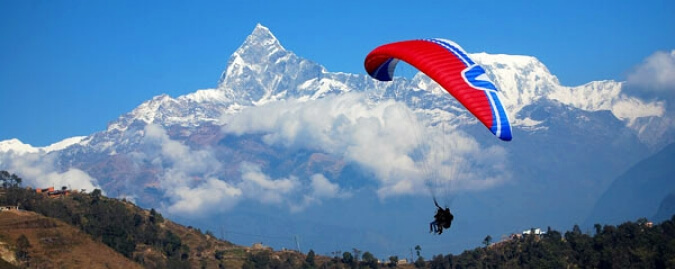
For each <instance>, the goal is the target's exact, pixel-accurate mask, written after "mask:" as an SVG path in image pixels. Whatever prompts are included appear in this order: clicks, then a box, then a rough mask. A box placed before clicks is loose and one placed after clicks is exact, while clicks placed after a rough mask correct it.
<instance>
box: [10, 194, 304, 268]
mask: <svg viewBox="0 0 675 269" xmlns="http://www.w3.org/2000/svg"><path fill="white" fill-rule="evenodd" d="M17 204H18V205H20V208H21V210H10V211H4V212H2V215H0V241H1V242H3V243H4V244H0V248H2V249H4V252H3V253H4V254H3V255H2V256H1V257H2V259H3V260H5V261H8V262H10V263H12V264H15V265H18V264H23V265H25V264H27V263H30V266H31V267H33V265H35V266H38V265H39V264H43V265H45V266H47V267H51V266H55V267H64V268H99V267H100V268H123V267H126V268H142V267H145V268H203V267H205V268H222V267H228V268H229V267H241V266H243V264H244V263H245V262H246V260H247V257H248V255H250V253H251V252H255V250H251V249H249V248H245V247H241V246H236V245H233V244H231V243H229V242H227V241H223V240H219V239H217V238H215V236H213V234H212V233H211V232H208V231H207V232H206V233H205V234H204V233H202V231H200V230H199V229H194V228H192V227H185V226H182V225H179V224H176V223H174V222H171V221H169V220H165V219H164V218H163V217H162V215H161V214H159V213H157V212H155V210H154V209H151V210H145V209H142V208H140V207H137V206H136V205H134V204H132V203H130V202H127V201H124V200H117V199H111V198H107V197H105V196H103V195H101V194H100V191H98V190H96V191H94V192H92V193H90V194H87V193H69V195H67V196H65V195H64V196H58V197H54V196H52V197H48V196H47V195H44V194H39V193H36V192H35V191H34V190H32V189H22V188H10V189H3V191H2V193H0V205H17ZM22 234H23V235H25V237H26V238H27V239H28V242H29V243H30V246H31V247H29V248H28V249H27V254H28V258H27V259H24V260H23V261H17V258H16V255H14V254H15V253H16V250H17V248H18V246H17V240H18V238H19V237H20V236H21V235H22ZM2 246H4V247H2ZM106 253H112V254H110V255H108V254H106ZM292 253H294V254H296V255H298V256H300V255H301V254H300V253H295V252H292ZM65 254H67V255H65ZM98 256H101V257H98ZM103 258H105V259H103ZM107 264H114V265H110V266H109V265H107ZM117 266H119V267H117ZM38 267H41V265H40V266H38Z"/></svg>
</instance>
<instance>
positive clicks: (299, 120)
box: [223, 93, 505, 200]
mask: <svg viewBox="0 0 675 269" xmlns="http://www.w3.org/2000/svg"><path fill="white" fill-rule="evenodd" d="M223 122H225V123H226V125H224V127H223V131H225V132H226V133H233V134H237V135H241V134H248V133H257V134H262V135H263V140H264V141H265V142H266V143H268V144H269V145H277V146H284V147H288V148H303V149H311V150H317V151H323V152H327V153H330V154H334V155H336V156H340V157H342V158H344V159H345V160H347V161H350V162H354V163H358V164H359V165H361V166H363V167H365V168H367V169H369V170H370V171H372V172H373V173H374V174H375V176H376V178H375V180H376V181H377V183H378V184H379V186H380V189H379V190H378V195H379V196H380V197H387V196H390V195H402V194H419V193H426V192H427V189H428V185H430V184H433V182H431V183H430V181H432V179H430V178H432V177H433V181H462V183H461V184H460V183H457V185H460V186H463V187H465V188H481V187H489V186H492V185H491V184H487V182H492V183H493V184H494V183H496V182H499V181H500V180H486V179H487V178H490V177H489V175H488V174H489V173H495V174H499V173H502V174H503V172H499V171H495V170H504V169H505V168H504V167H503V166H501V167H500V166H499V165H494V166H488V167H487V168H489V169H488V170H487V171H481V173H480V174H476V173H474V174H469V173H466V174H465V176H464V177H461V178H460V177H457V174H458V173H459V172H458V171H459V170H460V169H457V168H456V166H457V165H456V163H457V161H455V162H451V161H450V160H448V159H449V157H450V156H453V158H455V159H457V160H461V161H462V163H466V164H467V165H466V166H468V165H474V164H475V162H477V161H484V160H481V158H484V157H483V156H482V155H481V154H483V153H482V152H484V150H483V149H481V148H480V145H479V144H478V143H477V142H476V141H475V140H474V139H473V138H470V137H469V136H467V135H466V134H464V133H462V132H459V131H452V130H442V129H441V128H428V127H422V126H425V125H427V124H422V123H419V122H417V120H416V117H415V113H414V112H413V111H411V110H410V109H409V108H408V107H407V106H405V105H404V104H402V103H399V102H395V101H393V100H388V101H384V102H379V103H376V104H371V103H369V102H368V99H367V98H366V96H365V95H364V94H360V93H349V94H344V95H340V96H329V97H326V98H323V99H319V100H311V101H303V100H284V101H279V102H275V103H271V104H267V105H264V106H259V107H250V108H246V109H243V110H242V111H241V113H239V114H235V115H228V116H226V117H225V118H223ZM494 152H495V155H494V156H493V157H490V158H489V161H490V163H494V162H496V163H499V162H501V160H499V157H504V156H503V155H504V154H503V152H498V151H494ZM443 183H445V182H443ZM438 185H443V184H438ZM307 199H308V200H312V199H313V198H312V197H307Z"/></svg>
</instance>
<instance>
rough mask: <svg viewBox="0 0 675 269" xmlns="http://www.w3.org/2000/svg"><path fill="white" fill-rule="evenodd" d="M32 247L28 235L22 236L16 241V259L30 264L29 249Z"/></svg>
mask: <svg viewBox="0 0 675 269" xmlns="http://www.w3.org/2000/svg"><path fill="white" fill-rule="evenodd" d="M30 247H31V245H30V242H29V241H28V238H27V237H26V235H24V234H21V236H19V238H17V239H16V252H15V255H16V258H17V259H18V260H19V261H22V262H28V260H29V259H30V256H29V255H28V249H29V248H30Z"/></svg>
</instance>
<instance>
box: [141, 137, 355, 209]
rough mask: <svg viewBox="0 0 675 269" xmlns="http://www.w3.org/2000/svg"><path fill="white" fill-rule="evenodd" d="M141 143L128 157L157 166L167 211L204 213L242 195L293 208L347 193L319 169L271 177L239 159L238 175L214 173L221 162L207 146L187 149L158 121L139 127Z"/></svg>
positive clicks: (220, 170)
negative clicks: (142, 148) (140, 148)
mask: <svg viewBox="0 0 675 269" xmlns="http://www.w3.org/2000/svg"><path fill="white" fill-rule="evenodd" d="M142 143H143V144H145V145H146V146H148V148H149V150H145V151H144V152H136V153H135V154H134V155H133V157H134V159H135V161H136V162H139V163H141V162H150V163H152V164H153V165H155V166H156V167H159V168H161V169H159V171H161V174H160V175H158V178H159V181H158V183H159V187H160V188H161V189H162V190H163V192H164V196H165V197H166V198H167V199H168V201H169V202H168V203H167V204H165V205H164V206H163V207H164V208H163V210H165V212H168V213H170V214H180V215H183V216H192V217H200V216H207V215H208V214H210V213H222V212H226V211H228V210H230V209H232V208H233V207H235V206H236V205H237V204H239V203H240V202H242V201H244V200H251V201H256V202H258V203H261V204H265V205H273V206H279V207H283V208H287V209H288V210H289V211H291V212H297V211H301V210H304V209H305V208H306V207H308V206H311V205H315V204H320V203H321V200H322V199H333V198H342V197H346V196H347V195H348V192H346V191H344V190H342V189H341V188H340V187H339V186H338V185H337V184H334V183H331V182H330V181H328V180H327V179H326V178H325V177H323V175H320V174H315V175H313V176H312V177H311V178H310V179H300V178H297V177H294V176H289V177H287V178H277V179H275V178H271V177H270V176H268V175H267V174H265V173H264V172H263V170H262V168H261V167H260V166H259V165H255V164H251V163H246V162H244V163H241V164H240V172H241V178H240V179H223V178H220V177H219V176H220V175H222V174H224V172H223V169H224V167H223V165H222V164H221V162H220V160H218V158H217V157H216V155H215V153H214V152H213V151H212V150H211V149H210V148H203V149H192V148H190V147H189V146H187V145H185V144H183V143H181V142H179V141H176V140H172V139H171V138H170V137H169V135H168V134H167V133H166V130H164V129H163V128H162V127H161V126H159V125H155V124H149V125H147V126H146V127H145V129H144V138H143V141H142ZM315 178H319V179H318V180H317V179H315ZM321 178H322V179H323V180H321Z"/></svg>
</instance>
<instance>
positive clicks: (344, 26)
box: [0, 0, 675, 146]
mask: <svg viewBox="0 0 675 269" xmlns="http://www.w3.org/2000/svg"><path fill="white" fill-rule="evenodd" d="M589 2H590V1H461V2H460V1H415V4H412V3H413V2H412V1H398V0H391V1H255V0H249V1H190V2H188V1H124V0H123V1H103V0H94V1H76V0H72V1H30V0H28V1H14V0H3V1H0V37H2V38H1V39H0V104H1V105H0V123H2V126H0V141H1V140H5V139H10V138H18V139H20V140H21V141H23V142H24V143H29V144H32V145H34V146H45V145H49V144H51V143H54V142H58V141H60V140H62V139H64V138H67V137H72V136H77V135H89V134H92V133H94V132H98V131H102V130H104V129H105V128H106V125H107V123H108V122H110V121H113V120H115V119H116V118H117V117H118V116H119V115H122V114H124V113H127V112H129V111H131V110H132V109H133V108H135V107H136V106H138V105H139V104H141V103H142V102H143V101H145V100H148V99H151V98H152V97H153V96H156V95H159V94H162V93H166V94H169V95H171V96H173V97H176V96H179V95H182V94H186V93H190V92H193V91H195V90H198V89H204V88H212V87H215V86H216V84H217V81H218V78H219V76H220V73H221V72H222V71H223V70H224V69H225V67H226V64H227V60H228V58H229V56H230V55H231V54H232V53H233V52H234V50H236V49H237V48H238V47H239V45H241V43H242V42H243V41H244V39H245V38H246V36H247V35H248V34H250V33H251V31H252V30H253V28H254V27H255V25H256V23H261V24H263V25H264V26H266V27H268V28H269V29H270V30H271V31H272V32H273V33H274V34H275V35H276V36H277V38H279V40H280V41H281V44H282V45H283V46H284V47H286V49H288V50H291V51H293V52H295V53H296V54H298V55H299V56H301V57H304V58H307V59H310V60H312V61H315V62H318V63H320V64H322V65H324V66H325V67H326V68H327V69H328V70H329V71H335V72H350V73H362V74H363V73H364V71H363V67H362V63H363V58H364V56H365V55H366V54H367V53H368V52H369V50H370V49H372V48H374V47H376V46H378V45H380V44H383V43H387V42H392V41H398V40H404V39H413V38H426V37H442V38H447V39H451V40H454V41H456V42H457V43H459V44H461V45H462V46H463V47H464V49H465V50H467V51H468V52H482V51H485V52H488V53H505V54H522V55H531V56H535V57H537V58H538V59H539V60H541V61H542V62H543V63H544V64H546V65H547V67H548V68H549V70H550V71H551V72H552V73H553V74H555V75H556V76H558V78H559V79H560V81H561V82H562V84H564V85H568V86H574V85H580V84H584V83H586V82H590V81H593V80H606V79H613V80H625V79H626V75H627V74H628V73H629V72H630V71H631V70H632V69H634V68H635V66H637V65H639V64H640V63H641V62H642V61H643V60H644V59H645V58H647V57H648V56H649V55H652V54H653V53H655V52H657V51H671V50H673V49H675V1H653V0H642V1H593V2H590V3H589Z"/></svg>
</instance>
